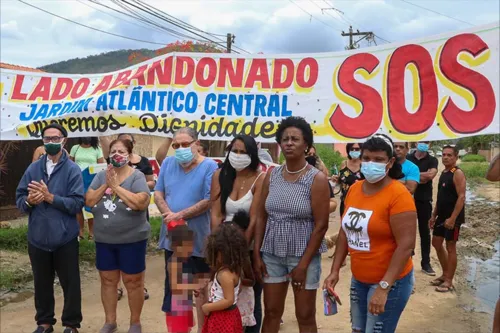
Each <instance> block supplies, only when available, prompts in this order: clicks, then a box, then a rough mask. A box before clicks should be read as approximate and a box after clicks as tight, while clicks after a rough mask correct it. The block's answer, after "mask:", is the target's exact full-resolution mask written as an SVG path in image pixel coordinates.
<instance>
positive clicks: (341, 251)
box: [330, 226, 348, 277]
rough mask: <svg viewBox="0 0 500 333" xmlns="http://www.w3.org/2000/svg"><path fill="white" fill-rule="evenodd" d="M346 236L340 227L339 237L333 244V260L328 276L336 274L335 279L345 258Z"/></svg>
mask: <svg viewBox="0 0 500 333" xmlns="http://www.w3.org/2000/svg"><path fill="white" fill-rule="evenodd" d="M347 247H348V246H347V236H346V235H345V232H344V229H342V226H340V230H339V235H338V237H337V241H336V242H335V253H334V255H333V256H334V257H333V258H334V259H333V262H332V268H331V270H330V274H336V275H337V277H338V275H339V273H340V268H341V267H342V264H343V263H344V260H345V258H346V257H347V252H348V250H347Z"/></svg>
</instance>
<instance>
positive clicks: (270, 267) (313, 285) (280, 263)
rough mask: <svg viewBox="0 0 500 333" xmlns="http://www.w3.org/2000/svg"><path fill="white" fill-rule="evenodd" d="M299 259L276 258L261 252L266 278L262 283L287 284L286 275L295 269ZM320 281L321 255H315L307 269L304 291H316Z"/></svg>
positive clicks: (290, 257)
mask: <svg viewBox="0 0 500 333" xmlns="http://www.w3.org/2000/svg"><path fill="white" fill-rule="evenodd" d="M300 259H301V257H294V256H288V257H285V258H281V257H277V256H275V255H273V254H270V253H266V252H263V253H262V261H264V264H265V265H266V269H267V274H268V277H266V278H264V283H283V282H288V281H289V280H290V278H289V277H288V275H289V274H290V273H291V272H292V270H293V269H294V268H295V267H297V265H298V264H299V262H300ZM320 279H321V255H320V254H317V255H315V256H314V257H313V258H312V260H311V263H310V264H309V267H307V277H306V285H305V289H306V290H316V289H318V288H319V283H320Z"/></svg>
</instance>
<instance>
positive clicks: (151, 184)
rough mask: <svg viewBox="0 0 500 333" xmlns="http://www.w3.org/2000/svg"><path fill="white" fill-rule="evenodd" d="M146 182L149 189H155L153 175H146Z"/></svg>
mask: <svg viewBox="0 0 500 333" xmlns="http://www.w3.org/2000/svg"><path fill="white" fill-rule="evenodd" d="M146 182H147V183H148V188H149V190H150V191H152V190H154V189H155V185H156V182H155V176H154V175H146Z"/></svg>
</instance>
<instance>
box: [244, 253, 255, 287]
mask: <svg viewBox="0 0 500 333" xmlns="http://www.w3.org/2000/svg"><path fill="white" fill-rule="evenodd" d="M254 284H255V276H254V274H253V269H252V264H251V263H250V259H248V260H247V261H246V262H245V265H244V266H243V276H242V277H241V285H242V286H245V287H253V286H254Z"/></svg>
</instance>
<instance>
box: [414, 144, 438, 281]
mask: <svg viewBox="0 0 500 333" xmlns="http://www.w3.org/2000/svg"><path fill="white" fill-rule="evenodd" d="M429 146H430V142H419V143H418V144H417V150H416V151H415V152H414V153H413V154H410V155H408V157H407V159H408V160H409V161H411V162H413V163H414V164H416V165H417V166H418V169H419V170H420V183H419V185H418V187H417V190H416V191H415V194H414V195H413V197H414V198H415V206H416V208H417V217H418V233H419V234H420V251H421V253H422V261H421V263H420V264H421V266H422V272H424V273H425V274H427V275H430V276H435V275H436V273H435V272H434V270H433V269H432V267H431V259H430V253H431V236H430V230H429V219H430V218H431V214H432V180H433V179H434V177H436V175H437V172H438V170H437V168H438V160H437V159H436V158H435V157H433V156H431V155H429V153H428V150H429Z"/></svg>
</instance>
